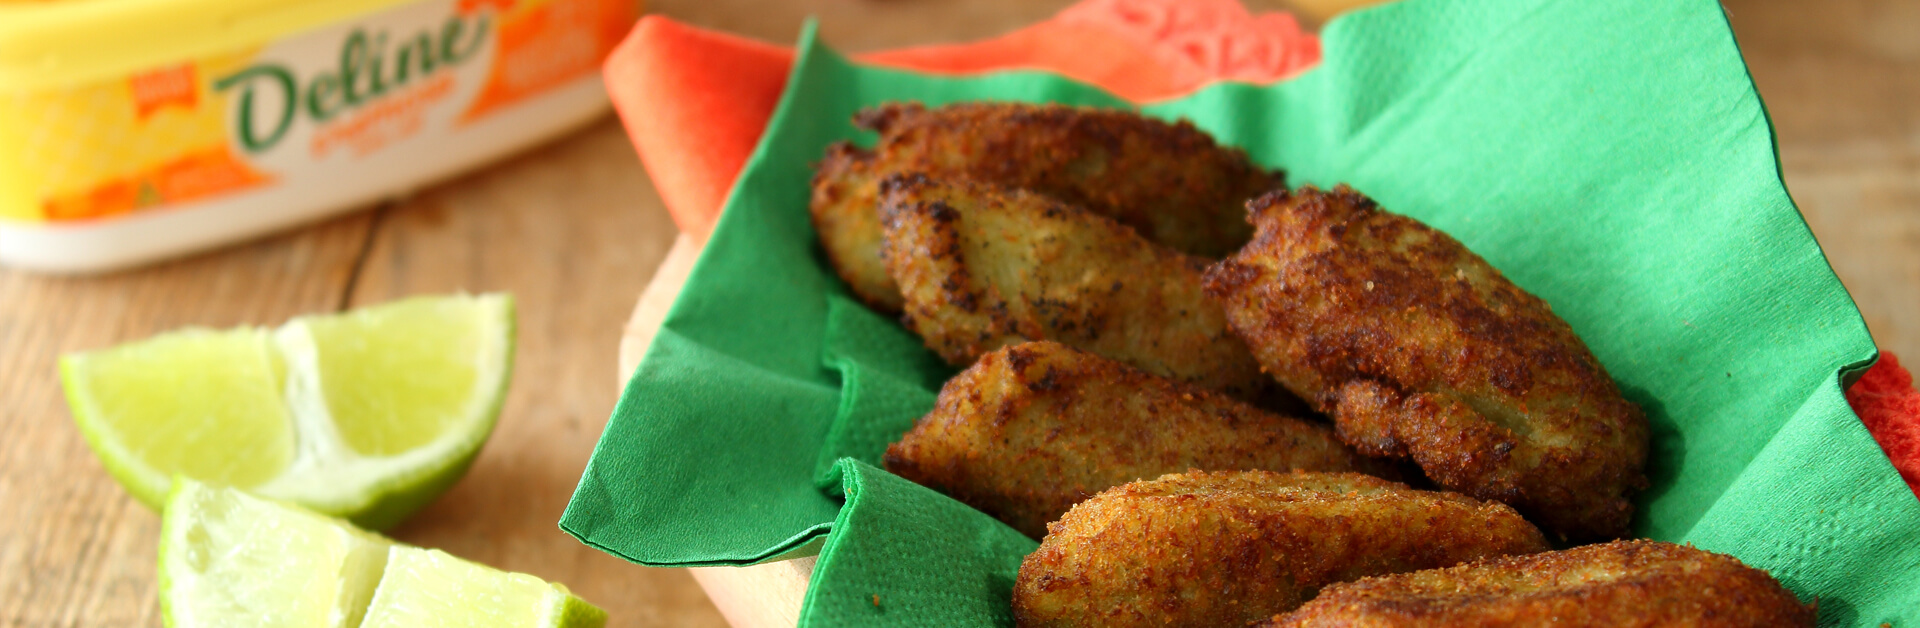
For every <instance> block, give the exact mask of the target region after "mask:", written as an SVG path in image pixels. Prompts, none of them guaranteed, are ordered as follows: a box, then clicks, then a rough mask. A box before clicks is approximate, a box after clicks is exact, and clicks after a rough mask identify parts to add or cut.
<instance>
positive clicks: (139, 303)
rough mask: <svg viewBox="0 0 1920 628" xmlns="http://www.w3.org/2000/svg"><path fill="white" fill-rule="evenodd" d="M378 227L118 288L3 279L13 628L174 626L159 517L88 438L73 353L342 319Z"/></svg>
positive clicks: (1, 458) (3, 465)
mask: <svg viewBox="0 0 1920 628" xmlns="http://www.w3.org/2000/svg"><path fill="white" fill-rule="evenodd" d="M371 224H372V221H371V220H370V216H369V215H368V214H358V215H352V216H347V217H345V218H340V219H337V220H334V221H331V222H327V223H324V224H321V225H319V226H316V227H311V228H308V229H305V230H302V231H300V232H298V233H295V234H291V235H286V236H281V237H277V238H272V239H268V240H264V241H261V242H257V243H253V244H248V245H244V246H240V247H237V248H233V249H229V250H225V251H221V252H218V253H213V254H208V255H202V256H199V257H194V258H190V259H186V260H181V261H177V262H172V263H168V264H163V265H160V266H155V267H151V268H146V269H142V270H137V271H132V272H126V273H121V274H117V275H111V276H106V277H90V278H73V277H51V278H49V277H36V276H30V275H26V274H23V273H19V272H16V271H6V270H0V402H4V414H0V434H3V435H4V437H0V504H4V506H0V625H6V626H23V627H33V628H39V627H42V626H48V627H51V626H158V625H160V621H159V617H158V612H159V606H158V605H157V604H156V603H155V599H156V597H155V596H156V589H155V579H154V569H155V567H154V563H155V560H156V557H157V554H156V553H155V548H156V543H157V541H158V538H159V537H158V535H159V531H160V525H159V523H160V522H159V517H157V516H156V515H155V514H154V513H153V512H152V511H150V510H148V509H147V508H146V507H145V506H142V505H141V504H140V503H139V502H136V501H134V500H133V498H132V497H129V496H128V495H127V494H126V492H125V491H123V490H121V489H120V485H118V484H115V483H114V481H113V480H112V479H111V478H109V477H108V476H107V473H106V470H105V469H104V468H102V467H101V466H100V463H99V461H98V460H97V459H95V458H94V456H93V452H92V451H91V450H89V449H88V448H87V445H86V443H85V441H83V440H82V439H81V437H80V431H79V430H78V429H76V428H74V425H73V419H72V417H71V415H69V414H68V413H67V408H66V401H65V399H64V398H63V397H62V396H61V395H62V392H61V390H60V381H59V373H58V372H57V370H56V369H57V362H58V359H59V356H60V354H62V353H67V352H72V351H85V350H90V349H99V348H102V347H107V346H110V345H113V344H117V343H120V342H125V341H128V340H134V339H138V338H144V337H147V336H151V335H153V334H156V333H160V332H162V331H166V330H170V329H175V328H179V327H184V326H189V325H203V326H213V327H229V326H235V325H246V324H277V323H278V322H279V321H281V320H284V319H286V318H288V317H291V316H293V315H295V314H300V313H304V312H314V311H327V310H332V309H334V308H337V307H339V305H340V300H341V295H342V294H343V293H344V290H345V288H346V286H347V284H348V283H349V282H350V280H351V279H352V269H353V266H354V261H355V260H356V259H357V258H358V257H359V255H360V253H361V249H362V248H363V247H364V246H365V242H366V238H367V234H368V232H369V227H370V226H371Z"/></svg>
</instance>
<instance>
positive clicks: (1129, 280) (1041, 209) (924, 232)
mask: <svg viewBox="0 0 1920 628" xmlns="http://www.w3.org/2000/svg"><path fill="white" fill-rule="evenodd" d="M880 197H881V198H880V206H881V222H882V226H883V228H885V229H886V251H887V252H886V255H885V257H886V259H887V271H888V273H889V274H891V275H893V278H894V280H895V281H897V282H899V284H900V286H901V289H902V295H903V296H904V297H905V299H906V307H905V316H904V317H902V318H903V321H904V322H905V323H906V326H907V328H908V329H910V330H913V331H914V332H916V333H918V334H920V337H921V338H922V339H924V340H925V341H926V343H927V347H928V348H930V349H933V350H934V352H935V353H939V354H940V356H941V357H944V358H946V360H947V361H948V362H952V363H953V364H956V365H965V364H972V363H973V361H974V360H976V359H978V358H979V357H980V355H981V354H984V353H986V352H988V351H992V350H994V349H998V348H1000V347H1003V346H1006V345H1010V344H1015V343H1019V342H1025V341H1028V340H1054V341H1058V342H1060V343H1061V344H1065V345H1068V346H1072V347H1076V348H1079V349H1083V350H1086V351H1091V352H1093V353H1097V354H1100V355H1103V356H1106V357H1109V358H1113V359H1115V360H1119V361H1121V362H1125V363H1127V364H1130V365H1132V366H1134V367H1137V368H1139V369H1141V370H1144V371H1147V372H1149V373H1153V374H1156V375H1161V376H1164V377H1171V378H1174V379H1179V380H1183V381H1188V382H1192V383H1194V384H1198V385H1200V386H1204V387H1206V388H1211V389H1214V390H1220V391H1225V392H1227V393H1229V394H1233V395H1235V396H1238V397H1241V398H1243V399H1253V398H1255V397H1257V396H1258V395H1259V393H1260V392H1261V391H1262V390H1263V389H1265V388H1267V387H1268V386H1269V385H1270V381H1269V380H1268V379H1267V377H1266V376H1265V375H1263V374H1261V373H1260V365H1259V364H1258V363H1256V362H1254V359H1253V355H1252V354H1251V353H1249V352H1248V351H1247V347H1246V344H1245V343H1243V342H1241V341H1240V339H1239V338H1236V337H1234V335H1233V333H1232V332H1230V331H1228V329H1227V321H1226V317H1225V315H1224V314H1222V313H1221V311H1220V306H1218V305H1216V304H1214V303H1213V302H1212V301H1209V300H1208V299H1207V298H1206V296H1205V295H1204V294H1202V293H1201V287H1200V272H1201V270H1202V269H1204V268H1205V266H1206V264H1205V262H1204V261H1202V260H1201V259H1200V258H1197V257H1192V256H1188V255H1182V254H1181V253H1179V252H1177V251H1174V250H1172V249H1168V248H1166V247H1162V246H1159V245H1156V244H1154V243H1152V242H1148V241H1146V239H1144V238H1142V237H1140V234H1138V233H1134V231H1133V230H1132V229H1128V228H1126V227H1125V226H1123V225H1121V224H1120V223H1117V222H1114V221H1113V220H1112V219H1110V218H1107V217H1105V216H1100V215H1098V214H1094V213H1092V212H1088V211H1085V210H1082V209H1079V208H1077V207H1073V206H1071V205H1068V204H1065V203H1062V202H1060V201H1057V200H1054V199H1051V198H1047V197H1045V196H1041V195H1038V194H1031V193H1027V192H1024V191H1019V190H1007V189H1002V188H997V187H994V186H988V185H984V184H976V183H969V182H958V181H955V182H947V181H935V180H933V179H929V178H928V177H926V176H923V175H919V174H908V175H891V176H889V177H887V178H886V179H884V180H883V181H882V182H881V184H880Z"/></svg>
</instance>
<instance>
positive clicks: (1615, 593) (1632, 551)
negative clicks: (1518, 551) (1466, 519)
mask: <svg viewBox="0 0 1920 628" xmlns="http://www.w3.org/2000/svg"><path fill="white" fill-rule="evenodd" d="M1813 621H1814V609H1813V608H1811V607H1808V606H1806V605H1803V604H1801V603H1800V600H1799V598H1796V597H1794V595H1793V593H1792V592H1791V591H1788V590H1787V589H1786V588H1785V587H1782V586H1780V583H1779V582H1778V581H1775V580H1774V579H1773V576H1770V575H1767V572H1764V571H1761V570H1758V569H1754V568H1752V567H1748V566H1746V565H1744V564H1742V563H1741V562H1740V561H1739V559H1736V558H1733V557H1731V556H1725V555H1721V554H1715V553H1713V552H1708V551H1704V550H1698V549H1694V548H1692V547H1687V546H1682V545H1675V544H1672V543H1663V542H1660V541H1615V542H1612V543H1606V544H1602V545H1588V546H1586V547H1578V548H1574V549H1570V550H1565V551H1559V552H1547V553H1544V554H1533V555H1530V556H1512V557H1506V558H1495V559H1490V560H1483V561H1478V562H1473V563H1468V564H1465V565H1460V566H1457V567H1450V568H1446V569H1432V570H1427V571H1416V572H1413V573H1403V574H1399V575H1392V576H1381V577H1377V578H1366V579H1363V580H1360V581H1358V582H1350V583H1345V584H1336V585H1333V586H1330V587H1327V588H1326V590H1325V591H1323V592H1321V593H1320V597H1317V598H1314V599H1313V601H1311V602H1308V603H1307V604H1306V605H1305V606H1301V607H1300V608H1299V609H1297V610H1295V611H1293V612H1292V613H1291V614H1288V615H1284V616H1278V617H1274V618H1273V620H1272V621H1271V622H1268V623H1265V624H1262V626H1265V627H1267V628H1334V627H1336V626H1338V627H1347V628H1365V627H1386V626H1431V627H1435V628H1451V627H1456V626H1458V627H1463V628H1464V627H1467V626H1514V627H1521V626H1583V627H1584V626H1592V627H1595V628H1599V627H1608V628H1613V627H1619V628H1640V627H1644V628H1653V627H1655V626H1693V627H1697V628H1748V627H1751V628H1761V627H1771V626H1780V627H1787V626H1812V625H1813Z"/></svg>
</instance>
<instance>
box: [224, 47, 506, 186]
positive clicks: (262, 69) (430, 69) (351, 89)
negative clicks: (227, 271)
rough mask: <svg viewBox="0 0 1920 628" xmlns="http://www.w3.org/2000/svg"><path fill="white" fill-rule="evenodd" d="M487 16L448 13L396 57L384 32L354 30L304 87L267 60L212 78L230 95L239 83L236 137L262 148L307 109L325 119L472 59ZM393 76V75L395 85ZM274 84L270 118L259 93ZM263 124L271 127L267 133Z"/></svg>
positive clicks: (397, 51)
mask: <svg viewBox="0 0 1920 628" xmlns="http://www.w3.org/2000/svg"><path fill="white" fill-rule="evenodd" d="M490 17H491V16H490V15H488V14H481V15H478V16H476V17H474V18H473V23H472V24H471V25H469V24H468V23H467V20H466V19H463V18H462V17H461V16H458V15H455V16H452V17H449V18H447V20H446V22H444V23H443V24H441V26H440V28H439V29H438V32H437V33H436V32H435V29H431V28H429V29H424V30H421V31H420V32H418V33H415V34H414V35H412V36H409V37H406V38H404V39H401V40H399V41H400V42H401V43H400V45H399V47H398V48H396V49H395V50H394V54H393V55H392V56H391V57H389V56H387V49H386V48H387V41H388V37H387V33H386V32H384V31H381V32H376V33H374V34H373V35H372V36H369V35H368V34H367V32H366V31H365V30H363V29H359V28H355V29H353V31H352V32H350V33H348V34H347V36H346V38H345V39H343V40H341V42H340V54H339V55H338V56H337V57H336V59H337V60H338V62H337V64H336V65H335V67H333V68H331V69H330V70H322V71H320V72H317V73H315V74H314V75H313V76H311V77H308V78H307V79H306V81H305V82H306V85H305V86H304V88H302V86H301V81H300V80H299V79H298V78H296V77H295V76H294V75H293V72H292V71H291V70H289V69H287V67H286V66H284V65H281V64H275V63H262V64H259V65H254V66H251V67H248V68H247V69H244V70H241V71H239V72H235V73H233V74H230V75H228V76H225V77H223V78H221V79H219V80H217V81H215V82H214V83H213V89H214V91H216V92H225V91H227V90H230V89H234V88H236V87H239V88H242V91H241V92H240V99H239V105H238V106H237V107H236V108H235V115H234V127H235V128H234V135H235V136H236V137H238V138H239V140H240V146H241V147H242V148H245V149H246V150H247V152H249V153H258V152H262V151H265V150H268V149H271V148H273V146H274V145H275V144H277V143H279V142H280V140H281V139H283V138H285V136H286V134H287V131H288V129H290V128H292V126H293V122H294V119H295V118H296V117H298V114H299V113H300V112H301V111H303V110H304V111H305V112H306V115H307V117H308V118H310V119H312V120H313V121H315V122H325V121H327V120H328V119H330V118H332V117H334V116H335V115H338V114H340V113H343V112H346V111H349V110H352V109H355V108H358V107H360V106H361V105H363V104H365V103H367V102H371V101H373V100H376V99H378V98H379V97H380V95H382V94H385V93H386V92H387V89H388V88H389V87H399V86H401V85H405V84H407V83H408V82H411V81H412V80H413V79H415V78H420V77H425V76H427V75H430V74H433V73H434V72H435V71H438V70H443V69H450V68H452V67H453V66H455V65H459V64H461V63H463V62H465V61H467V60H468V59H470V58H472V57H473V56H474V55H475V53H477V52H478V51H480V50H481V49H482V48H485V47H486V44H487V41H488V39H487V38H488V34H489V31H490V26H491V24H492V23H491V20H490ZM436 34H437V35H438V36H437V37H436ZM389 59H391V60H392V66H391V67H389V66H388V60H389ZM388 77H391V82H390V83H389V82H388ZM276 88H277V89H278V90H280V91H279V94H280V96H281V99H280V100H281V103H282V104H281V107H280V111H279V112H278V113H277V115H274V117H271V118H264V117H261V116H262V114H263V112H260V111H258V110H257V108H256V103H257V99H256V98H255V96H256V95H257V92H258V90H263V89H276ZM262 122H270V124H262ZM263 127H266V128H270V129H271V130H269V131H267V132H266V133H264V134H262V133H261V132H260V129H261V128H263Z"/></svg>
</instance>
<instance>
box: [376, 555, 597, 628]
mask: <svg viewBox="0 0 1920 628" xmlns="http://www.w3.org/2000/svg"><path fill="white" fill-rule="evenodd" d="M606 623H607V613H606V611H603V610H600V609H599V608H598V607H595V606H594V605H592V604H588V603H587V601H586V600H582V599H580V598H577V597H574V596H573V594H571V593H569V592H567V588H566V587H564V586H560V585H558V584H548V583H546V582H543V581H541V580H540V579H539V578H535V577H533V576H529V575H527V574H521V573H507V572H502V571H496V570H494V569H493V568H491V567H486V566H483V565H478V564H474V563H470V562H467V561H464V560H461V559H458V558H454V557H453V556H451V555H448V554H447V553H446V552H442V551H439V550H429V549H420V548H417V547H395V548H393V549H392V550H390V553H389V554H388V555H387V575H386V577H385V578H383V579H381V580H380V589H379V590H378V591H376V592H374V594H373V605H372V606H371V607H369V608H368V609H367V616H366V622H365V623H363V624H361V627H362V628H441V627H446V628H458V627H465V626H564V627H566V628H598V627H599V626H603V625H606Z"/></svg>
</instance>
